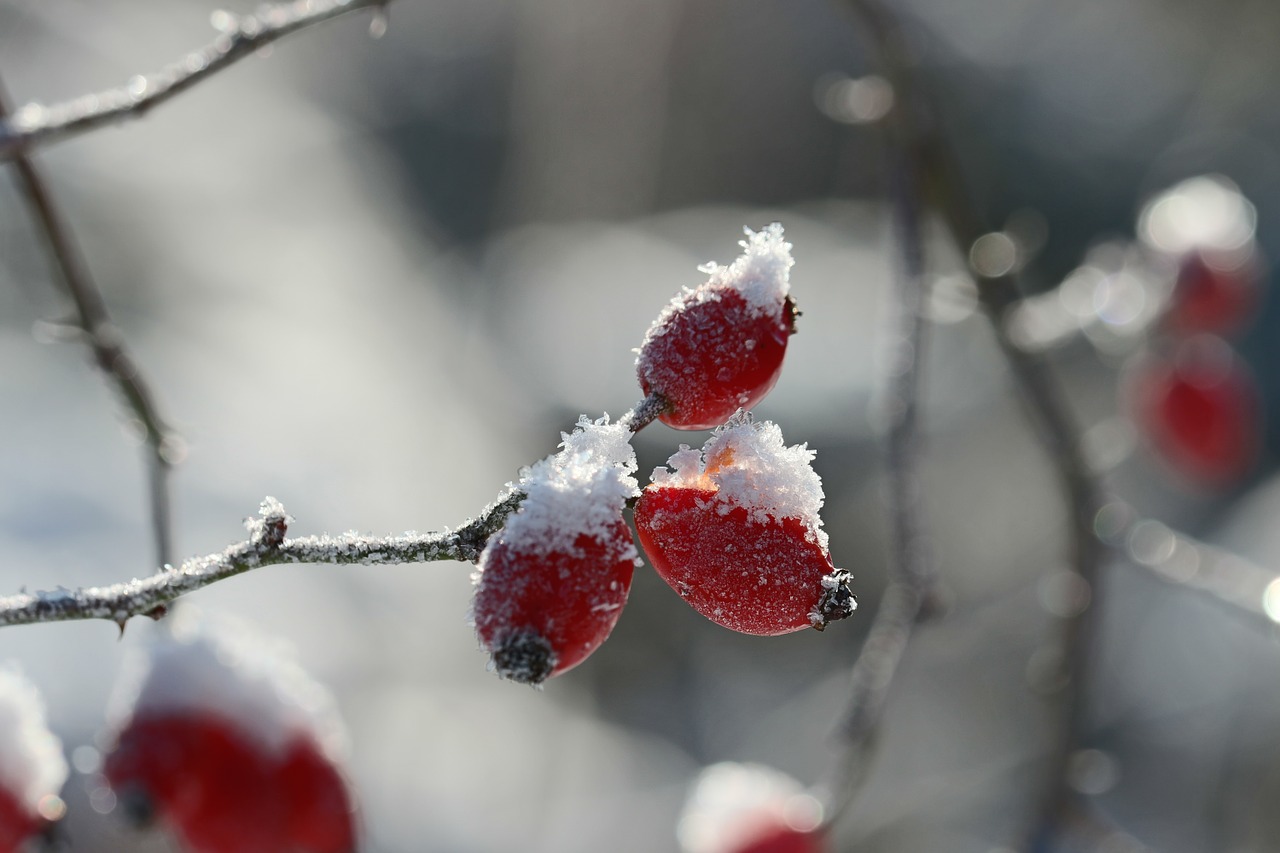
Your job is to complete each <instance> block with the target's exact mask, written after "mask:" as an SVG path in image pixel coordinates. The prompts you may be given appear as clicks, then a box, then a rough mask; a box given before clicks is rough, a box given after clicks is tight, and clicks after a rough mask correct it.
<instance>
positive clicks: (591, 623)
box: [472, 417, 639, 684]
mask: <svg viewBox="0 0 1280 853" xmlns="http://www.w3.org/2000/svg"><path fill="white" fill-rule="evenodd" d="M563 439H564V440H563V442H562V447H563V449H562V450H561V451H560V452H559V453H556V454H554V455H552V456H549V457H547V458H546V459H544V460H542V461H541V462H538V463H537V464H535V465H533V466H532V467H531V468H529V469H528V470H527V471H525V472H524V474H523V476H522V477H521V478H520V483H519V488H520V489H521V490H522V491H523V492H524V494H525V498H524V500H523V502H522V503H521V504H520V508H519V510H517V511H516V512H515V513H514V514H513V515H511V516H510V517H509V518H508V519H507V521H506V523H505V524H504V525H503V528H502V530H500V531H499V532H498V533H497V534H495V535H494V536H493V537H492V538H491V539H490V540H489V543H488V544H487V545H486V546H485V549H484V552H483V553H482V554H481V555H480V561H479V564H478V572H477V576H476V593H475V600H474V602H473V604H472V618H473V619H474V622H475V628H476V636H477V637H478V638H479V640H480V645H481V646H482V647H483V648H484V649H485V650H486V651H488V652H489V653H490V655H491V656H492V659H493V665H494V667H495V668H496V669H497V671H498V674H499V675H500V676H502V677H503V678H507V679H510V680H512V681H518V682H521V683H524V684H541V683H542V682H543V681H545V680H547V679H548V678H550V677H551V676H553V675H559V674H560V673H562V672H565V671H566V670H569V669H572V668H573V667H575V666H577V665H578V664H579V663H581V662H582V661H583V660H585V659H586V657H587V656H588V655H590V654H591V653H592V652H593V651H595V650H596V649H597V648H599V646H600V644H601V643H603V642H604V641H605V640H606V639H607V638H608V636H609V634H610V632H612V631H613V626H614V625H615V624H616V623H617V621H618V616H619V615H620V614H621V612H622V606H623V605H624V604H626V602H627V595H628V594H629V593H630V591H631V576H632V574H633V572H634V570H635V562H636V548H635V543H634V542H632V539H631V531H630V529H629V528H628V527H627V525H626V522H625V521H624V520H623V517H622V510H623V507H624V506H625V505H626V501H627V500H628V499H629V498H631V497H634V496H635V495H636V494H637V492H638V491H639V490H638V488H637V484H636V481H635V478H634V477H632V476H631V474H632V473H633V472H634V471H635V469H636V461H635V451H633V450H632V449H631V443H630V441H631V433H630V431H629V430H628V429H627V427H626V426H625V425H624V424H622V423H616V424H610V423H609V421H608V418H607V417H606V418H601V419H600V420H598V421H591V420H588V419H587V418H585V417H584V418H582V419H581V420H580V421H579V423H578V428H577V429H576V430H574V432H573V433H571V434H565V435H563Z"/></svg>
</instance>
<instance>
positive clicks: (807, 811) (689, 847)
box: [676, 761, 822, 853]
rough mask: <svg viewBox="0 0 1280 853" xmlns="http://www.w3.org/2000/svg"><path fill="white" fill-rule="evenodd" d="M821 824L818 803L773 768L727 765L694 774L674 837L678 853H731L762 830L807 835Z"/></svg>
mask: <svg viewBox="0 0 1280 853" xmlns="http://www.w3.org/2000/svg"><path fill="white" fill-rule="evenodd" d="M821 821H822V806H821V804H820V803H819V802H818V801H817V799H815V798H814V797H813V796H812V795H810V794H808V793H806V792H805V790H804V788H803V787H802V786H801V785H800V783H799V782H797V781H796V780H795V779H793V778H791V777H790V776H788V775H787V774H785V773H783V772H782V771H780V770H775V769H774V768H772V767H766V766H764V765H760V764H738V763H735V762H729V761H726V762H721V763H720V764H713V765H711V766H710V767H707V768H706V769H704V770H703V771H702V773H701V774H699V776H698V778H697V780H696V781H695V782H694V784H693V786H692V787H691V788H690V791H689V796H688V797H687V798H686V799H685V804H684V810H683V811H682V812H681V815H680V823H679V825H678V826H677V829H676V834H677V836H678V838H679V841H680V849H681V850H682V851H683V853H730V851H734V850H739V849H741V848H742V847H743V846H745V845H749V844H750V843H751V842H752V841H753V840H754V839H755V838H756V836H757V835H759V834H761V833H762V832H768V831H769V830H771V829H774V828H780V827H786V828H790V829H793V830H795V831H796V832H798V833H800V832H802V833H809V832H812V831H814V830H815V829H817V827H818V825H819V824H820V823H821Z"/></svg>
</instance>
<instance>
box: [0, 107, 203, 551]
mask: <svg viewBox="0 0 1280 853" xmlns="http://www.w3.org/2000/svg"><path fill="white" fill-rule="evenodd" d="M9 115H10V108H9V103H8V96H7V94H6V93H5V91H4V86H3V84H0V122H3V121H7V119H8V116H9ZM13 169H14V172H15V174H16V176H17V184H18V187H19V189H20V190H21V191H22V194H23V196H24V197H25V199H26V203H27V207H28V208H29V210H30V212H31V217H32V219H33V220H35V223H36V226H37V227H38V229H39V230H40V232H41V234H43V235H44V238H45V243H46V244H47V245H48V250H49V256H50V258H51V260H52V261H53V264H54V266H55V267H56V268H57V271H56V274H55V276H54V278H55V279H57V280H58V281H60V282H61V283H62V286H63V289H64V290H65V291H66V294H67V296H68V297H69V298H70V300H71V303H72V305H73V306H74V309H75V321H74V328H75V330H76V333H77V336H78V337H80V338H81V339H83V341H84V343H85V345H86V346H88V347H89V349H90V351H91V352H92V353H93V360H94V363H95V364H96V365H97V366H98V369H99V370H101V371H102V375H103V377H104V378H105V379H106V380H107V382H108V383H109V384H111V385H113V386H114V387H115V389H116V391H117V393H119V395H120V398H121V400H122V401H123V402H124V404H125V406H126V407H127V408H128V409H129V411H130V412H131V413H132V414H133V417H134V418H135V419H136V420H137V421H138V423H139V424H140V425H141V427H142V430H143V433H144V435H145V437H146V448H147V473H148V477H147V479H148V483H149V489H150V495H151V525H152V530H153V536H154V539H155V549H156V560H157V561H158V562H159V564H160V565H162V566H163V565H168V564H169V563H170V562H171V561H172V559H173V533H172V531H173V522H172V509H171V507H170V500H169V471H170V468H171V467H172V464H173V462H174V457H175V455H176V450H175V449H176V448H177V447H179V446H180V440H179V439H178V437H177V435H176V434H175V433H174V432H173V431H172V430H170V428H169V426H168V425H167V424H166V423H165V421H164V419H163V418H161V416H160V413H159V411H158V409H157V406H156V402H155V397H154V396H153V395H152V393H151V390H150V387H149V385H148V383H147V381H146V379H144V378H143V375H142V371H141V370H140V369H139V367H138V365H137V363H136V362H135V361H134V360H133V358H132V357H131V356H130V355H129V351H128V349H127V348H126V347H125V345H124V339H123V337H122V336H121V335H120V332H119V330H118V329H117V328H116V326H115V324H114V323H112V322H111V315H110V314H109V313H108V312H107V304H106V301H105V300H104V299H103V298H102V291H101V290H99V289H98V285H97V284H96V283H95V282H94V280H93V276H92V275H91V274H90V272H89V265H88V264H87V263H86V262H85V260H84V256H83V255H81V254H80V249H79V247H78V246H77V245H76V241H75V239H74V238H73V237H72V231H71V227H70V226H69V225H68V224H67V222H66V220H65V219H64V217H63V216H62V214H61V212H60V211H59V210H58V206H57V203H56V202H55V201H54V198H53V194H52V193H51V192H50V190H49V185H48V183H47V182H46V181H45V179H44V177H43V175H42V174H41V173H40V169H39V168H38V167H37V166H36V164H35V163H34V162H33V161H32V160H31V158H30V157H28V156H27V155H26V153H24V152H22V151H17V152H16V153H15V155H14V157H13Z"/></svg>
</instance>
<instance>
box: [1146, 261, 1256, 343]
mask: <svg viewBox="0 0 1280 853" xmlns="http://www.w3.org/2000/svg"><path fill="white" fill-rule="evenodd" d="M1258 282H1259V275H1258V265H1257V262H1256V260H1254V259H1253V258H1252V257H1250V258H1248V259H1246V260H1243V261H1242V260H1241V259H1240V253H1239V252H1233V253H1229V254H1228V253H1221V252H1219V253H1212V252H1206V251H1192V252H1189V253H1188V254H1186V255H1184V256H1183V257H1182V259H1181V261H1180V262H1179V266H1178V276H1177V280H1176V282H1175V284H1174V289H1173V294H1172V296H1171V297H1170V300H1169V307H1168V309H1167V313H1166V314H1165V318H1164V322H1165V326H1166V327H1167V328H1168V329H1169V330H1170V331H1172V332H1175V333H1178V334H1193V333H1196V332H1213V333H1216V334H1225V333H1228V332H1233V331H1235V330H1237V329H1239V328H1240V327H1241V326H1242V325H1244V322H1245V320H1246V319H1247V318H1248V316H1249V314H1250V312H1251V311H1252V310H1253V309H1254V307H1255V305H1256V304H1257V300H1258Z"/></svg>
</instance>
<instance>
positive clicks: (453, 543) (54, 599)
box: [0, 490, 524, 628]
mask: <svg viewBox="0 0 1280 853" xmlns="http://www.w3.org/2000/svg"><path fill="white" fill-rule="evenodd" d="M523 500H524V494H523V493H522V492H520V491H514V490H513V491H508V492H507V493H505V494H503V495H502V496H501V497H499V498H498V500H496V501H495V502H494V503H492V504H490V505H489V506H488V507H486V508H485V509H484V511H483V512H482V513H480V515H478V516H477V517H476V518H474V519H471V520H470V521H468V522H466V523H465V524H463V525H462V526H461V527H460V528H458V529H457V530H453V531H444V532H439V533H423V534H412V533H406V534H405V535H403V536H388V537H375V536H359V535H356V534H351V533H348V534H343V535H341V536H304V537H300V538H297V539H289V538H286V537H285V532H286V529H287V525H288V523H289V521H290V520H291V519H290V518H289V516H288V515H287V514H286V513H285V511H284V507H282V506H281V505H280V503H279V502H278V501H276V500H275V499H274V498H267V499H266V500H264V501H263V502H262V507H261V508H260V510H259V515H257V516H255V517H253V518H250V519H249V520H248V521H247V522H246V526H247V527H248V528H249V538H248V540H246V541H244V542H238V543H236V544H234V545H231V546H229V547H228V548H226V549H225V550H223V551H219V552H218V553H216V554H208V555H206V556H203V557H194V558H192V559H190V560H187V561H186V562H185V563H183V564H182V565H181V566H178V567H177V568H169V569H165V570H163V571H160V572H158V573H156V574H154V575H152V576H150V577H146V578H138V579H134V580H131V581H127V582H125V583H118V584H112V585H111V586H102V587H87V588H82V589H74V590H71V589H61V588H60V589H57V590H53V591H50V592H35V593H26V592H23V593H19V594H18V595H11V596H7V597H3V598H0V626H5V625H27V624H32V623H36V622H66V621H72V620H80V619H108V620H111V621H112V622H115V623H116V624H118V625H120V626H121V627H122V628H123V626H124V623H125V622H126V621H127V620H128V619H129V618H130V617H132V616H153V617H159V616H160V615H163V613H164V611H165V608H166V606H167V605H168V604H169V603H170V602H172V601H174V600H176V599H177V598H179V597H181V596H183V595H186V594H187V593H189V592H194V591H195V590H198V589H201V588H202V587H206V586H209V585H210V584H213V583H217V582H218V581H220V580H224V579H226V578H229V577H234V576H235V575H239V574H243V573H244V572H247V571H250V570H252V569H259V568H262V567H264V566H273V565H279V564H281V563H326V564H330V565H349V564H355V563H359V564H363V565H377V564H397V563H424V562H432V561H436V560H464V561H470V562H474V561H475V560H477V559H479V556H480V552H481V550H483V549H484V545H485V543H486V542H487V541H488V540H489V537H490V536H492V535H493V534H494V533H495V532H497V531H498V530H499V529H501V527H502V525H503V522H505V521H506V519H507V516H509V515H511V513H513V512H515V510H516V508H517V507H519V506H520V502H521V501H523Z"/></svg>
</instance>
